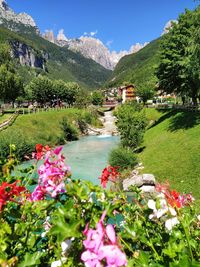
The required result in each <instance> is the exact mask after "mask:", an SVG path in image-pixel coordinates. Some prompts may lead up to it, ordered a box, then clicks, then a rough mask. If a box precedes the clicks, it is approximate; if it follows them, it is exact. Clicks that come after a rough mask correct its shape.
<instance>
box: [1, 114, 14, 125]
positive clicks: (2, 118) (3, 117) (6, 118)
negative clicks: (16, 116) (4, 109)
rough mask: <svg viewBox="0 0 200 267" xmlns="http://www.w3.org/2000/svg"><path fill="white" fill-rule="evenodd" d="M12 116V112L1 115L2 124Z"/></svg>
mask: <svg viewBox="0 0 200 267" xmlns="http://www.w3.org/2000/svg"><path fill="white" fill-rule="evenodd" d="M11 116H12V114H4V115H2V116H0V124H1V123H3V122H4V121H6V120H8V119H9V118H10V117H11Z"/></svg>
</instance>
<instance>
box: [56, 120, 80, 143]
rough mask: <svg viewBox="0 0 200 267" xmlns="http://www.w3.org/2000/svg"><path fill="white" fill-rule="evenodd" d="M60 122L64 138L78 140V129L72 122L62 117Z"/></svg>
mask: <svg viewBox="0 0 200 267" xmlns="http://www.w3.org/2000/svg"><path fill="white" fill-rule="evenodd" d="M60 124H61V128H62V130H63V134H64V139H65V140H67V141H75V140H78V130H77V128H76V127H75V126H74V125H73V124H72V123H70V122H69V120H68V119H67V118H65V117H63V119H62V121H61V123H60Z"/></svg>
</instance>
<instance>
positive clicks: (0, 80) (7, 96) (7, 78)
mask: <svg viewBox="0 0 200 267" xmlns="http://www.w3.org/2000/svg"><path fill="white" fill-rule="evenodd" d="M10 50H11V49H10V47H9V45H7V44H3V45H1V46H0V97H1V99H2V100H4V101H12V102H13V103H14V101H15V99H16V98H17V97H18V96H19V95H20V94H22V93H23V84H22V80H21V78H20V77H19V75H17V74H16V71H15V68H14V64H13V60H12V58H11V56H10Z"/></svg>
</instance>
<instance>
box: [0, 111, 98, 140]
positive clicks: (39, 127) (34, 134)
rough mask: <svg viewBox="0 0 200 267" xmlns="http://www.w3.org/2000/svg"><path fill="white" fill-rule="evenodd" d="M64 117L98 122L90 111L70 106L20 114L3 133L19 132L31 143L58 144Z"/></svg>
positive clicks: (93, 122) (10, 134) (73, 120)
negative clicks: (56, 109)
mask: <svg viewBox="0 0 200 267" xmlns="http://www.w3.org/2000/svg"><path fill="white" fill-rule="evenodd" d="M63 117H67V118H68V119H69V120H70V121H71V122H75V121H76V120H77V119H78V118H83V119H85V120H86V121H87V122H90V123H91V124H93V125H94V124H98V122H97V120H96V119H95V116H93V115H91V114H90V113H89V112H88V111H86V110H79V109H75V108H70V109H64V110H59V111H48V112H40V113H35V114H27V115H19V116H18V118H17V119H16V121H15V123H14V124H13V125H12V126H10V127H8V128H7V129H6V130H4V131H2V133H1V135H8V136H12V135H15V133H16V132H19V133H21V134H22V135H23V136H24V137H25V139H26V140H28V143H31V144H36V143H42V144H51V145H52V144H53V145H54V144H58V143H59V139H60V137H61V136H62V129H61V125H60V122H61V121H62V119H63ZM89 120H91V121H89Z"/></svg>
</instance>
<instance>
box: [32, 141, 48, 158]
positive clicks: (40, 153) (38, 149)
mask: <svg viewBox="0 0 200 267" xmlns="http://www.w3.org/2000/svg"><path fill="white" fill-rule="evenodd" d="M35 150H36V153H33V158H35V159H37V160H40V159H42V158H43V156H44V154H45V153H46V152H47V151H49V150H51V148H50V147H49V146H47V145H46V146H43V145H41V144H36V146H35Z"/></svg>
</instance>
